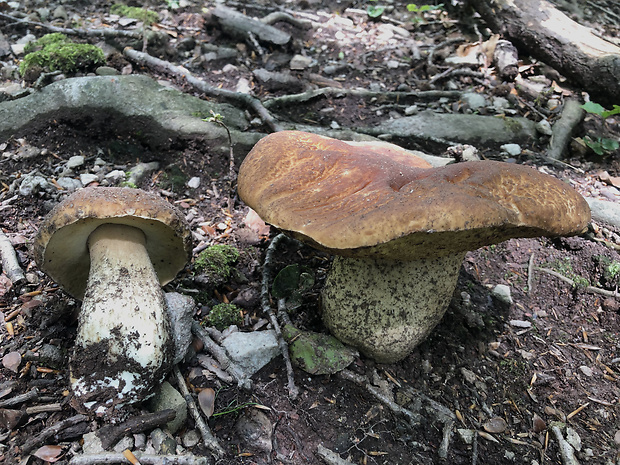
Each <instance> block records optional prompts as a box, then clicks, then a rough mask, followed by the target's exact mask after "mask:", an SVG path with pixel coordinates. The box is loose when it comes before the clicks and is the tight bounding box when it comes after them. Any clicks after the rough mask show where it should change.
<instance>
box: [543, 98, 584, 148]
mask: <svg viewBox="0 0 620 465" xmlns="http://www.w3.org/2000/svg"><path fill="white" fill-rule="evenodd" d="M584 114H585V110H584V109H583V108H581V103H580V102H578V101H577V100H572V99H567V100H565V101H564V109H563V110H562V116H561V117H560V119H559V120H557V121H556V122H555V124H554V125H553V129H552V135H551V140H550V141H549V148H548V149H547V157H549V158H551V159H553V160H559V159H560V158H562V154H563V153H564V150H566V147H567V146H568V143H569V142H570V137H571V134H572V132H573V129H575V126H577V125H578V124H579V123H580V122H581V120H582V119H583V115H584Z"/></svg>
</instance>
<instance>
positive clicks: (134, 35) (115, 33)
mask: <svg viewBox="0 0 620 465" xmlns="http://www.w3.org/2000/svg"><path fill="white" fill-rule="evenodd" d="M0 19H6V20H9V21H13V22H15V23H18V24H23V25H25V26H30V27H38V28H39V27H40V28H42V29H45V30H47V31H49V32H60V33H61V34H66V35H77V36H86V37H91V36H92V37H129V38H131V39H141V38H142V32H138V31H126V30H122V29H107V28H106V29H73V28H67V27H58V26H52V25H51V24H45V23H39V22H37V21H29V20H27V19H21V18H17V17H15V16H11V15H7V14H5V13H0Z"/></svg>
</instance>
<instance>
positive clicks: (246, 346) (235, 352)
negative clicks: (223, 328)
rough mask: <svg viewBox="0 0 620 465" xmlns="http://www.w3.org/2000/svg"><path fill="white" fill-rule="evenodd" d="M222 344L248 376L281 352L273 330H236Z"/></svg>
mask: <svg viewBox="0 0 620 465" xmlns="http://www.w3.org/2000/svg"><path fill="white" fill-rule="evenodd" d="M222 345H223V346H224V348H225V349H226V352H228V355H229V356H230V358H231V359H233V360H234V361H235V362H237V364H238V365H239V367H240V368H241V369H242V370H243V371H244V374H245V375H246V377H248V378H249V377H250V376H252V375H253V374H254V373H256V372H257V371H258V370H260V369H261V368H262V367H264V366H265V365H267V364H268V363H269V362H270V361H271V360H272V359H273V358H275V357H276V356H278V355H279V353H280V349H279V346H278V340H277V338H276V335H275V332H274V331H273V330H267V331H254V332H251V333H242V332H234V333H232V334H230V335H229V336H227V337H226V339H224V340H223V341H222Z"/></svg>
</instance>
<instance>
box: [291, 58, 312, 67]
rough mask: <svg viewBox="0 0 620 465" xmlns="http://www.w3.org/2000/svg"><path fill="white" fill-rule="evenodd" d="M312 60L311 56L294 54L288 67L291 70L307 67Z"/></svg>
mask: <svg viewBox="0 0 620 465" xmlns="http://www.w3.org/2000/svg"><path fill="white" fill-rule="evenodd" d="M312 62H313V60H312V58H309V57H306V56H303V55H295V56H294V57H293V58H292V59H291V61H290V62H289V68H291V69H293V70H304V69H306V68H309V67H310V66H311V65H312Z"/></svg>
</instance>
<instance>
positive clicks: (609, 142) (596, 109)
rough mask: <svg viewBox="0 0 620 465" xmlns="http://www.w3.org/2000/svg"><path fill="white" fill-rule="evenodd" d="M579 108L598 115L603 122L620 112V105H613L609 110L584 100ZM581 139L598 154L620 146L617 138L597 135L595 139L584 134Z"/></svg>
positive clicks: (611, 150) (606, 152) (612, 150)
mask: <svg viewBox="0 0 620 465" xmlns="http://www.w3.org/2000/svg"><path fill="white" fill-rule="evenodd" d="M581 108H583V109H584V110H585V111H587V112H588V113H591V114H593V115H598V116H600V117H601V118H602V119H603V124H604V122H605V120H606V119H607V118H609V117H610V116H613V115H618V114H620V105H614V107H613V108H612V109H611V110H606V109H605V107H603V106H602V105H601V104H599V103H596V102H586V103H584V104H583V105H581ZM583 141H584V143H585V144H586V145H587V146H588V147H589V148H590V149H591V150H592V151H593V152H594V153H596V154H597V155H599V156H602V155H605V154H608V153H610V152H614V151H616V150H618V148H620V142H619V141H618V140H617V139H609V138H607V137H597V138H596V139H592V138H591V137H590V136H586V137H584V139H583Z"/></svg>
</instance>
